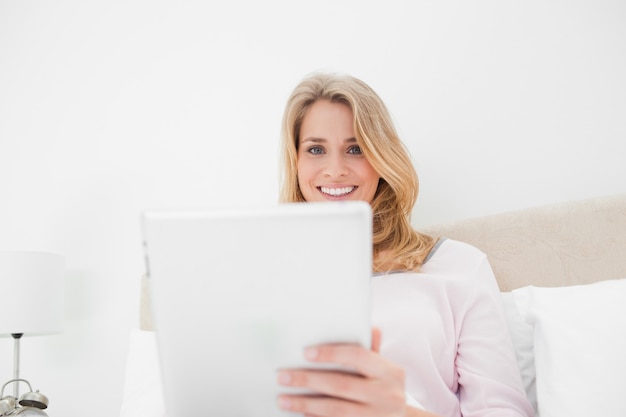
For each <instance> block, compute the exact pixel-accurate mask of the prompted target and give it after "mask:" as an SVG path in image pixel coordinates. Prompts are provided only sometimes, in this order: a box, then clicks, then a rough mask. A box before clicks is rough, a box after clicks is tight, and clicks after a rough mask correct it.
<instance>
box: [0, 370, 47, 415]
mask: <svg viewBox="0 0 626 417" xmlns="http://www.w3.org/2000/svg"><path fill="white" fill-rule="evenodd" d="M19 382H24V383H26V385H28V388H29V389H30V391H29V392H26V393H24V394H23V395H22V396H21V397H20V398H19V400H17V401H16V399H15V397H12V396H6V397H5V396H4V388H5V387H6V386H7V385H9V384H12V383H19ZM46 408H48V398H47V397H46V396H45V395H43V394H41V393H40V392H39V391H33V389H32V387H31V386H30V383H29V382H28V381H27V380H25V379H12V380H10V381H8V382H7V383H5V384H4V385H3V386H2V391H1V392H0V417H5V416H18V415H19V416H21V417H48V414H46V412H45V411H43V410H45V409H46Z"/></svg>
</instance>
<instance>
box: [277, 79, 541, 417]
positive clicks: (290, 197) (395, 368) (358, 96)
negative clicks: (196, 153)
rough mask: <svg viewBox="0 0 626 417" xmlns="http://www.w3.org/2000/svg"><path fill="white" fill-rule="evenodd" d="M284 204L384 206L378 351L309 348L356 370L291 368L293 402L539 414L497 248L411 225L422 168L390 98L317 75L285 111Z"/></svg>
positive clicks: (343, 411) (317, 357)
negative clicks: (498, 274) (516, 341)
mask: <svg viewBox="0 0 626 417" xmlns="http://www.w3.org/2000/svg"><path fill="white" fill-rule="evenodd" d="M282 150H283V157H284V167H283V168H284V172H283V179H282V189H281V200H282V201H283V202H297V201H309V202H310V201H341V200H363V201H367V202H369V203H370V205H371V207H372V211H373V216H374V217H373V230H374V236H373V242H374V248H373V255H374V257H373V259H374V265H373V269H374V272H375V276H374V278H373V280H372V302H373V313H372V322H373V324H374V326H375V329H374V331H373V335H372V350H371V351H370V350H367V349H365V348H363V347H359V346H354V345H323V346H315V347H311V348H308V349H307V350H306V351H305V352H304V355H305V357H306V358H307V359H308V360H310V361H312V362H323V363H334V364H338V365H342V366H344V367H348V368H352V369H354V370H355V371H356V372H355V373H354V374H346V373H338V372H332V371H319V370H315V371H313V370H302V369H287V370H282V371H281V372H279V375H278V382H279V383H280V384H282V385H284V386H295V387H305V388H308V389H310V390H313V391H315V392H319V393H320V394H323V395H320V396H299V395H288V394H284V395H281V396H280V398H279V399H278V404H279V406H280V407H281V408H283V409H286V410H291V411H294V412H297V413H302V414H305V415H311V416H344V417H346V416H445V417H448V416H455V417H456V416H461V415H465V416H469V415H472V416H487V415H488V416H532V415H533V411H532V408H531V406H530V404H529V402H528V400H527V399H526V395H525V392H524V389H523V386H522V382H521V378H520V375H519V371H518V368H517V364H516V361H515V355H514V351H513V347H512V344H511V340H510V337H509V333H508V329H507V327H506V322H505V319H504V314H503V312H502V306H501V304H500V298H499V292H498V288H497V285H496V282H495V278H494V276H493V273H492V271H491V268H490V266H489V263H488V262H487V259H486V257H485V255H484V254H483V253H482V252H480V251H479V250H477V249H476V248H474V247H472V246H469V245H467V244H464V243H461V242H456V241H452V240H445V239H439V240H435V239H433V238H432V237H429V236H426V235H423V234H420V233H418V232H416V231H415V230H413V228H412V227H411V224H410V214H411V211H412V208H413V205H414V203H415V199H416V198H417V192H418V181H417V175H416V173H415V170H414V169H413V166H412V164H411V161H410V158H409V155H408V153H407V151H406V149H405V147H404V145H403V144H402V142H401V141H400V139H399V138H398V135H397V133H396V131H395V129H394V127H393V124H392V123H391V118H390V116H389V113H388V111H387V109H386V108H385V105H384V104H383V102H382V100H381V99H380V98H379V97H378V95H377V94H376V93H375V92H374V91H373V90H372V89H371V88H370V87H369V86H368V85H367V84H365V83H364V82H362V81H360V80H358V79H356V78H354V77H350V76H340V75H333V74H314V75H312V76H310V77H308V78H306V79H304V80H303V81H302V82H301V83H300V84H299V85H298V86H297V87H296V88H295V90H294V91H293V93H292V94H291V96H290V98H289V100H288V102H287V106H286V109H285V113H284V117H283V126H282Z"/></svg>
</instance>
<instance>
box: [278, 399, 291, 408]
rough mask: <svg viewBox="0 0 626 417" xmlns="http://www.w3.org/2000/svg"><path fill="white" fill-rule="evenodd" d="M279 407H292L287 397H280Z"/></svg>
mask: <svg viewBox="0 0 626 417" xmlns="http://www.w3.org/2000/svg"><path fill="white" fill-rule="evenodd" d="M278 406H279V407H280V408H284V409H289V408H290V407H291V400H290V399H289V398H287V397H278Z"/></svg>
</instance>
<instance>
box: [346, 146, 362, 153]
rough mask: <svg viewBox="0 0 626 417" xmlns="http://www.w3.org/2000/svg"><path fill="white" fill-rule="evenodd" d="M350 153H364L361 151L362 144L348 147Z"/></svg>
mask: <svg viewBox="0 0 626 417" xmlns="http://www.w3.org/2000/svg"><path fill="white" fill-rule="evenodd" d="M348 153H349V154H352V155H362V154H363V152H362V151H361V147H360V146H352V147H351V148H350V149H348Z"/></svg>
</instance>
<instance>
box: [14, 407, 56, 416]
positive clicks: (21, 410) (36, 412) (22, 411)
mask: <svg viewBox="0 0 626 417" xmlns="http://www.w3.org/2000/svg"><path fill="white" fill-rule="evenodd" d="M8 416H20V417H48V414H46V413H45V412H44V411H43V410H40V409H39V408H36V407H18V408H16V409H15V411H12V412H10V413H9V414H8Z"/></svg>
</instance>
